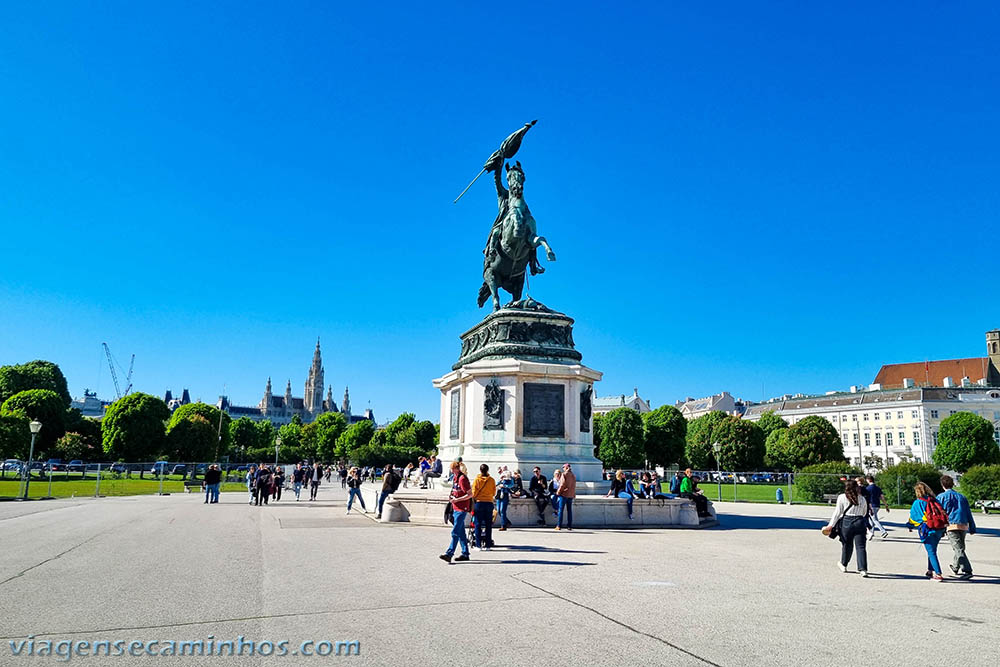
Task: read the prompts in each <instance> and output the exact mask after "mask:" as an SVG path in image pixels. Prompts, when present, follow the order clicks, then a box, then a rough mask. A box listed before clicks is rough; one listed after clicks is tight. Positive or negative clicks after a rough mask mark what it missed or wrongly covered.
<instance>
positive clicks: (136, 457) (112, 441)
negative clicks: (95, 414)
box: [101, 392, 170, 461]
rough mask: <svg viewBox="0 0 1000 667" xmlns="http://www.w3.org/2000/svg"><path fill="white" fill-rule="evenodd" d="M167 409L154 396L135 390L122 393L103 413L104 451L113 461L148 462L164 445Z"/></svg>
mask: <svg viewBox="0 0 1000 667" xmlns="http://www.w3.org/2000/svg"><path fill="white" fill-rule="evenodd" d="M168 419H170V408H168V407H167V404H166V403H164V402H163V401H162V400H160V399H159V398H157V397H156V396H150V395H149V394H143V393H142V392H135V393H133V394H129V395H128V396H123V397H122V398H120V399H118V400H117V401H115V402H114V403H112V404H111V405H110V406H108V409H107V412H105V413H104V420H103V421H102V423H101V430H102V435H103V446H104V453H105V454H106V455H108V456H109V457H110V458H111V459H112V460H116V461H148V460H150V459H152V458H154V457H156V456H157V455H159V454H160V452H161V451H163V449H164V445H165V444H166V428H165V426H166V422H167V420H168Z"/></svg>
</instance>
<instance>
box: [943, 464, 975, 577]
mask: <svg viewBox="0 0 1000 667" xmlns="http://www.w3.org/2000/svg"><path fill="white" fill-rule="evenodd" d="M954 486H955V480H954V479H952V478H951V475H942V476H941V488H943V489H944V493H942V494H941V495H940V496H938V502H939V503H941V507H943V508H944V511H945V512H947V513H948V542H950V543H951V550H952V551H953V552H955V557H954V559H953V560H952V563H951V571H952V572H954V573H955V576H957V577H958V578H959V579H972V563H970V562H969V557H968V556H967V555H966V554H965V535H966V533H968V534H969V535H975V534H976V520H975V519H973V518H972V509H971V508H970V507H969V501H968V499H967V498H966V497H965V496H963V495H962V494H961V493H959V492H958V491H956V490H955V489H954Z"/></svg>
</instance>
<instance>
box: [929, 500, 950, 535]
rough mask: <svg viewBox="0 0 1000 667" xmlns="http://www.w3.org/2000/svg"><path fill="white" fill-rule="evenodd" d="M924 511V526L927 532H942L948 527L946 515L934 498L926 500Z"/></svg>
mask: <svg viewBox="0 0 1000 667" xmlns="http://www.w3.org/2000/svg"><path fill="white" fill-rule="evenodd" d="M925 502H926V503H927V509H925V510H924V524H925V525H926V526H927V529H928V530H944V528H946V527H947V526H948V514H947V513H945V511H944V508H943V507H941V503H939V502H938V501H937V499H936V498H927V499H926V501H925Z"/></svg>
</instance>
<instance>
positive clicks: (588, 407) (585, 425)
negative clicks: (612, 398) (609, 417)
mask: <svg viewBox="0 0 1000 667" xmlns="http://www.w3.org/2000/svg"><path fill="white" fill-rule="evenodd" d="M593 397H594V386H593V385H591V386H589V387H587V388H586V389H584V390H583V391H581V392H580V432H581V433H590V417H591V414H592V413H593V403H592V401H591V399H593Z"/></svg>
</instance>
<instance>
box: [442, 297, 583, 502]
mask: <svg viewBox="0 0 1000 667" xmlns="http://www.w3.org/2000/svg"><path fill="white" fill-rule="evenodd" d="M581 359H582V356H581V355H580V353H579V352H577V351H576V350H575V349H574V346H573V320H572V319H571V318H569V317H567V316H566V315H563V314H562V313H556V312H554V311H552V310H550V309H548V308H546V307H545V306H543V305H541V304H540V303H538V302H536V301H533V300H531V299H528V300H525V301H520V302H517V303H516V304H511V306H507V307H505V308H503V309H501V310H499V311H497V312H494V313H492V314H490V315H488V316H487V317H486V318H484V319H483V321H482V322H480V323H479V324H478V325H476V326H475V327H473V328H472V329H470V330H469V331H467V332H466V333H464V334H463V335H462V352H461V356H460V358H459V360H458V362H457V363H456V364H455V365H454V366H453V367H452V371H451V372H450V373H448V374H447V375H444V376H443V377H440V378H438V379H436V380H434V386H435V387H437V388H438V389H439V390H440V391H441V440H440V443H439V447H438V453H439V456H440V457H441V459H442V460H443V462H444V464H445V466H446V469H447V465H448V464H449V463H450V462H451V461H453V460H455V459H456V458H458V457H462V460H463V461H464V462H465V464H466V466H468V469H469V474H470V475H471V476H475V475H476V474H477V473H478V470H479V465H480V464H481V463H486V464H487V465H489V466H490V472H491V474H495V473H496V470H497V469H498V468H499V466H501V465H506V466H507V467H509V468H510V469H511V471H514V470H517V469H520V470H521V473H522V475H523V477H524V480H525V485H527V481H528V479H529V478H530V477H531V469H532V468H533V467H534V466H536V465H537V466H538V467H540V468H541V469H542V472H543V474H544V475H545V476H546V477H548V478H551V477H552V472H553V470H555V469H556V468H559V467H561V466H562V465H563V464H564V463H570V464H571V465H572V466H573V471H574V473H575V474H576V477H577V480H578V481H581V482H588V481H592V482H596V481H599V480H600V479H601V471H602V466H601V462H600V461H598V460H597V459H596V458H594V444H593V442H594V441H593V434H592V431H591V429H592V426H593V424H592V418H591V417H592V414H591V398H592V396H593V383H594V382H597V381H599V380H600V379H601V375H602V374H601V373H600V372H599V371H595V370H593V369H591V368H587V367H586V366H584V365H582V364H581V363H580V360H581Z"/></svg>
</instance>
